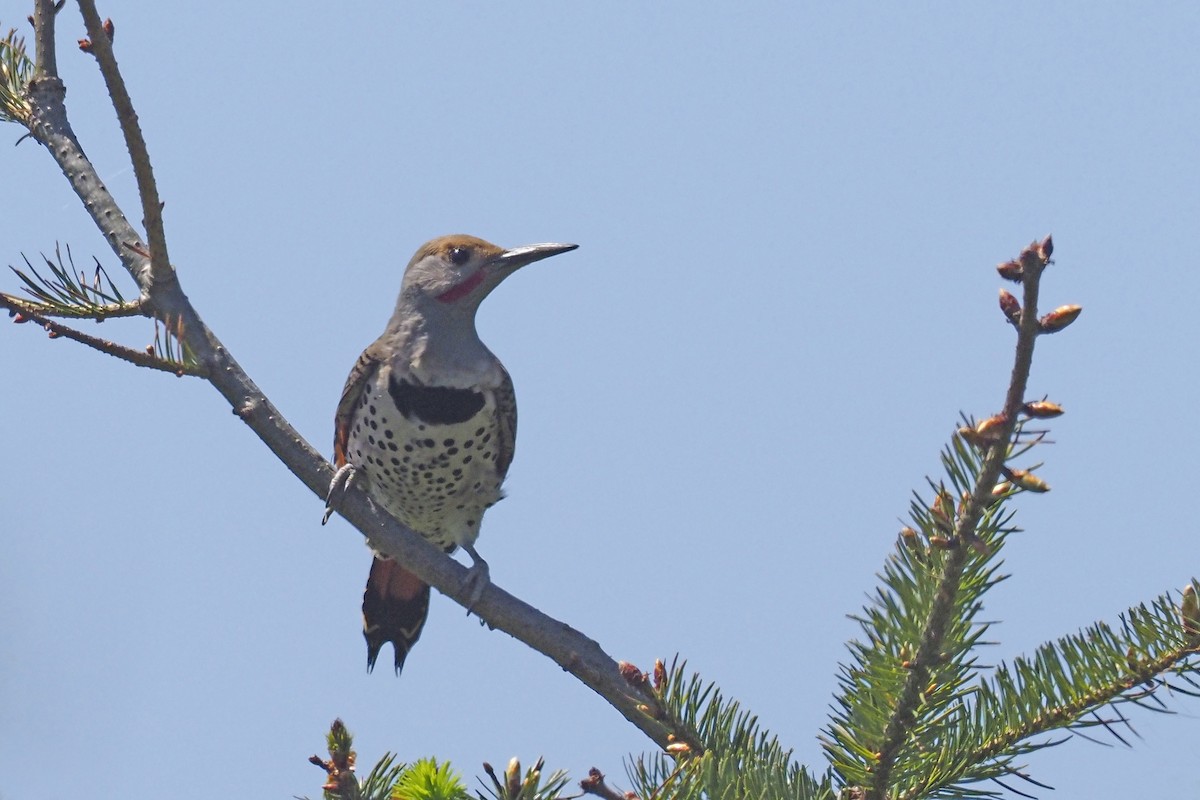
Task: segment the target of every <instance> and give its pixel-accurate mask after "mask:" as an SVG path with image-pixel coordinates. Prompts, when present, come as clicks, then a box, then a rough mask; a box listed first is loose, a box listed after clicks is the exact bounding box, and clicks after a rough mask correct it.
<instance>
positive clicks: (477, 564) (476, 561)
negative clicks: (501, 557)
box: [463, 547, 492, 617]
mask: <svg viewBox="0 0 1200 800" xmlns="http://www.w3.org/2000/svg"><path fill="white" fill-rule="evenodd" d="M463 549H464V550H466V551H467V554H468V555H469V556H471V566H470V567H468V568H467V578H466V580H464V581H463V588H464V589H466V590H467V592H468V594H467V600H468V602H467V616H468V617H469V616H471V612H472V611H474V610H475V605H476V604H477V603H478V602H479V601H480V600H481V599H482V598H483V592H484V590H486V589H487V587H488V586H489V585H491V583H492V574H491V569H490V568H489V567H488V564H487V562H486V561H484V560H483V559H482V558H480V557H479V553H477V552H475V548H474V547H464V548H463Z"/></svg>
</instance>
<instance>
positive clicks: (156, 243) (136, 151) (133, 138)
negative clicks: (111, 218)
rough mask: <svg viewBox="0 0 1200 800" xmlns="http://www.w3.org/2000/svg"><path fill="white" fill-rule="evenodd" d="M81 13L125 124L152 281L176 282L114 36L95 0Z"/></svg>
mask: <svg viewBox="0 0 1200 800" xmlns="http://www.w3.org/2000/svg"><path fill="white" fill-rule="evenodd" d="M79 11H80V13H81V14H83V24H84V26H85V27H86V28H87V32H88V36H89V37H90V38H91V43H92V44H91V47H90V48H89V50H88V52H90V53H91V54H92V55H93V56H95V57H96V63H97V64H98V65H99V66H100V74H101V75H103V76H104V83H105V85H106V86H107V87H108V96H109V97H110V98H112V103H113V108H114V109H116V112H117V119H118V120H119V121H120V123H121V132H122V133H123V134H124V135H125V146H126V147H127V148H129V156H130V160H131V162H132V163H133V174H134V177H135V178H137V186H138V196H139V197H140V198H141V201H142V215H143V216H142V224H143V225H145V226H146V238H147V239H149V240H150V279H151V280H152V281H153V283H155V284H158V283H162V282H170V281H174V280H175V274H174V270H172V269H171V261H170V258H169V257H168V255H167V237H166V233H165V232H164V231H163V221H162V203H161V201H160V200H159V197H158V184H157V183H156V182H155V180H154V169H153V167H152V166H151V164H150V152H149V150H147V148H146V140H145V138H144V137H143V136H142V129H141V127H140V126H139V125H138V118H137V112H136V111H134V109H133V101H132V100H131V99H130V98H129V90H128V89H126V88H125V80H124V78H122V77H121V71H120V69H118V67H117V58H116V56H115V55H114V54H113V49H112V37H111V36H110V35H109V31H108V30H107V29H106V27H107V26H106V25H105V23H104V22H102V21H101V20H100V15H99V13H97V11H96V3H95V2H94V0H79Z"/></svg>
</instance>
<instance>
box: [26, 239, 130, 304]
mask: <svg viewBox="0 0 1200 800" xmlns="http://www.w3.org/2000/svg"><path fill="white" fill-rule="evenodd" d="M21 258H22V259H23V260H24V261H25V266H26V268H27V271H26V270H20V269H17V268H16V267H11V266H10V267H9V269H11V270H12V271H13V273H14V274H15V275H16V276H17V277H18V278H20V280H21V282H22V283H24V284H25V287H24V288H25V292H26V293H27V294H29V295H30V296H32V297H33V298H34V302H32V303H28V305H29V306H30V310H32V311H33V312H35V313H37V314H41V315H44V316H52V317H64V318H74V319H94V320H97V321H102V320H104V319H106V318H108V317H130V316H138V315H143V314H145V311H144V310H143V307H142V304H141V303H139V302H137V301H133V302H128V301H126V300H125V296H124V295H122V294H121V290H120V289H119V288H117V285H116V284H115V283H114V282H113V280H112V278H110V277H109V275H108V272H107V271H106V270H105V269H104V266H103V265H102V264H101V263H100V259H98V258H94V259H93V260H94V261H95V267H94V268H93V270H92V275H91V278H90V279H89V278H88V276H87V275H86V274H85V273H83V272H82V271H80V270H79V269H78V268H77V267H76V266H75V259H74V257H73V256H72V254H71V246H70V245H67V246H66V258H65V259H64V257H63V253H62V248H61V247H59V246H58V245H57V244H56V245H55V246H54V258H50V257H48V256H46V255H45V254H42V260H43V261H44V262H45V265H46V269H48V270H49V271H50V274H49V275H43V274H42V273H41V272H40V271H39V270H38V269H37V267H35V266H33V264H32V263H30V261H29V258H28V257H26V256H24V255H23V256H21Z"/></svg>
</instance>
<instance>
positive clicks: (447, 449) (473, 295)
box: [322, 234, 578, 675]
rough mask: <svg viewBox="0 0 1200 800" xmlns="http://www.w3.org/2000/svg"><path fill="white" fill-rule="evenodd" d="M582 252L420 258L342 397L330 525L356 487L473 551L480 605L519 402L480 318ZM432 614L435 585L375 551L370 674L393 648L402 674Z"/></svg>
mask: <svg viewBox="0 0 1200 800" xmlns="http://www.w3.org/2000/svg"><path fill="white" fill-rule="evenodd" d="M576 247H578V245H574V244H558V243H546V244H533V245H526V246H524V247H516V248H512V249H507V250H506V249H504V248H502V247H498V246H497V245H494V244H491V243H490V242H487V241H484V240H483V239H480V238H478V237H475V236H468V235H466V234H455V235H450V236H442V237H439V238H437V239H433V240H431V241H428V242H426V243H425V244H423V245H421V247H420V248H418V249H417V252H416V253H415V254H414V255H413V257H412V260H411V261H409V262H408V266H407V268H406V269H405V270H404V277H403V279H402V281H401V285H400V295H399V297H398V299H397V300H396V307H395V311H394V312H393V313H392V317H391V319H390V320H389V321H388V324H387V327H386V328H385V329H384V331H383V334H382V335H381V336H380V337H379V338H378V339H376V340H375V341H374V342H373V343H372V344H371V345H370V346H369V347H367V349H366V350H364V351H363V353H362V355H361V356H359V358H358V361H357V362H356V363H355V364H354V368H353V369H352V370H351V371H350V375H349V377H348V378H347V379H346V385H345V387H344V388H343V390H342V396H341V399H340V401H339V402H338V405H337V413H336V414H335V424H334V464H335V466H336V467H337V468H338V469H337V473H336V474H335V477H334V479H333V481H332V482H331V484H330V491H329V498H328V501H327V507H326V511H325V517H324V519H323V520H322V522H324V521H327V520H328V519H329V516H330V514H332V512H333V510H334V507H335V505H336V498H337V496H338V494H339V492H340V491H341V492H344V490H345V487H346V485H347V484H348V483H349V481H350V480H351V479H353V480H354V482H355V484H356V485H359V486H363V487H364V488H365V489H366V491H367V494H368V496H369V497H370V498H371V499H372V500H373V501H374V502H375V503H376V504H378V505H379V506H382V507H383V509H384V510H386V511H387V512H388V513H389V514H391V515H392V516H393V517H395V518H396V519H397V520H399V521H400V522H401V523H403V524H404V525H406V526H407V527H409V528H411V529H412V530H413V531H415V532H417V533H419V534H420V535H421V536H423V537H424V538H425V539H426V540H428V541H429V542H431V543H432V544H434V545H435V546H437V547H439V548H441V549H442V550H443V551H445V552H446V553H453V552H454V551H455V550H456V549H457V548H460V547H461V548H462V549H463V550H464V551H466V553H467V554H468V555H469V556H470V557H471V561H472V564H471V567H470V570H469V572H468V577H467V584H468V589H469V597H470V600H471V602H470V605H471V606H473V605H474V604H475V603H476V602H478V601H479V599H480V597H481V596H482V595H483V592H484V589H485V588H486V587H487V585H488V583H489V582H490V575H489V569H488V565H487V562H486V561H484V560H483V559H482V558H481V557H480V556H479V553H478V552H477V551H476V549H475V541H476V539H477V538H478V536H479V528H480V525H481V524H482V522H483V515H484V512H485V511H487V509H488V508H490V507H491V506H493V505H495V504H496V503H497V502H498V501H499V500H500V499H501V498H502V497H503V496H504V494H503V491H502V489H501V486H502V484H503V483H504V478H505V475H506V474H507V473H508V468H509V465H510V464H511V463H512V458H513V450H514V445H515V443H516V434H517V404H516V396H515V394H514V392H513V383H512V379H511V378H510V377H509V374H508V371H507V370H506V369H505V368H504V365H503V364H502V363H501V362H500V359H498V358H497V357H496V356H495V355H494V354H493V353H492V351H491V350H489V349H488V348H487V346H486V345H485V344H484V343H483V342H482V341H481V340H480V338H479V335H478V333H477V332H476V329H475V314H476V311H478V309H479V304H480V303H481V302H482V301H483V300H484V298H486V297H487V296H488V295H489V294H490V293H491V292H492V290H493V289H495V288H496V287H497V286H499V285H500V283H501V282H502V281H504V279H505V278H507V277H508V276H510V275H512V274H513V273H514V272H516V271H517V270H518V269H520V268H521V267H523V266H526V265H528V264H531V263H533V262H535V261H541V260H542V259H545V258H549V257H551V256H555V255H559V254H561V253H566V252H568V251H571V250H574V249H576ZM428 613H429V585H428V584H427V583H425V582H424V581H423V580H421V579H420V578H418V577H417V576H416V575H414V574H413V573H412V572H410V571H409V570H407V569H406V568H405V567H404V565H403V564H401V563H399V562H397V561H395V560H393V559H392V558H390V557H388V556H386V555H384V554H382V553H379V552H375V553H374V559H373V561H372V563H371V571H370V574H369V575H368V577H367V587H366V590H365V591H364V593H363V604H362V615H363V636H364V638H365V639H366V643H367V670H368V672H369V671H371V670H373V669H374V667H375V661H376V659H377V658H378V657H379V653H380V650H381V649H382V647H383V645H384V644H386V643H388V642H391V644H392V648H393V651H394V658H395V671H396V674H397V675H399V674H400V672H401V670H402V669H403V668H404V662H405V659H406V658H407V657H408V653H409V651H410V650H411V649H412V647H413V645H414V644H416V642H417V639H418V638H419V637H420V636H421V631H422V629H423V628H424V626H425V619H426V617H427V616H428ZM468 613H469V608H468Z"/></svg>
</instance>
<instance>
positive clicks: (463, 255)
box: [450, 247, 471, 267]
mask: <svg viewBox="0 0 1200 800" xmlns="http://www.w3.org/2000/svg"><path fill="white" fill-rule="evenodd" d="M470 258H471V251H470V250H468V249H467V248H465V247H451V248H450V263H451V264H454V265H455V266H457V267H461V266H462V265H463V264H465V263H467V261H469V260H470Z"/></svg>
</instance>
